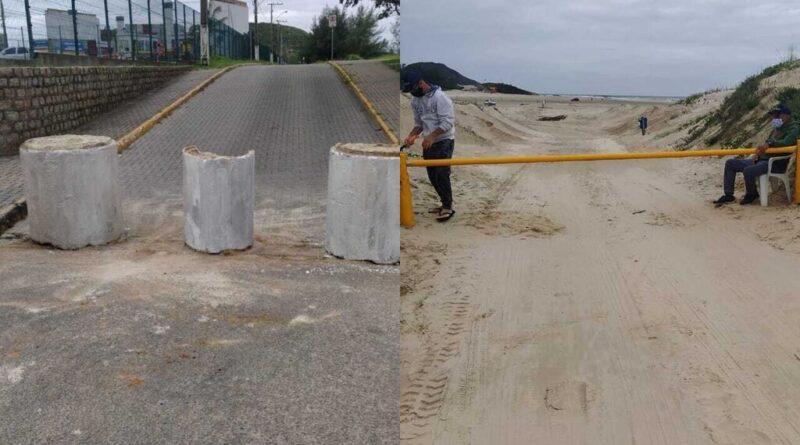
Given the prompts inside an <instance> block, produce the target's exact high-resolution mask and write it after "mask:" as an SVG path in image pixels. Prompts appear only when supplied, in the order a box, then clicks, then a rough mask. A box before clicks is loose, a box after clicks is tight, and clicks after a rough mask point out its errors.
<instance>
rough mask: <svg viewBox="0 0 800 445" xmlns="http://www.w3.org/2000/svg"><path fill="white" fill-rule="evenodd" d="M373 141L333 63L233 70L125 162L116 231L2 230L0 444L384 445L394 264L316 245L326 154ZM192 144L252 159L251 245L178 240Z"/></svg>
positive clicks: (395, 315) (394, 343)
mask: <svg viewBox="0 0 800 445" xmlns="http://www.w3.org/2000/svg"><path fill="white" fill-rule="evenodd" d="M391 87H392V88H395V87H396V85H392V86H391ZM379 141H383V136H382V134H381V133H380V132H378V131H377V129H376V127H375V125H374V124H373V123H372V121H371V120H370V118H369V117H368V116H367V115H366V114H365V113H364V112H363V110H362V108H361V105H360V104H359V103H358V101H357V100H356V99H355V98H354V97H353V95H352V93H351V92H350V91H349V90H348V89H347V87H346V85H344V84H343V83H342V81H341V80H340V79H339V78H338V76H337V75H336V74H335V72H334V71H333V70H332V68H330V67H329V66H327V65H309V66H286V67H247V68H239V69H236V70H234V71H232V72H231V73H228V74H226V75H224V76H222V77H221V78H220V79H219V80H218V81H217V82H215V83H214V84H213V85H212V86H211V87H210V88H209V89H208V90H206V91H205V92H203V93H201V94H200V95H198V96H197V97H196V98H194V99H193V100H191V101H190V102H189V103H188V104H187V105H185V106H184V107H182V108H181V109H180V110H178V111H177V112H176V113H175V114H173V115H172V116H171V117H169V118H168V119H166V120H165V121H164V122H163V123H162V124H160V125H158V126H157V127H156V128H154V129H153V130H152V131H151V132H150V133H148V134H147V135H146V136H145V137H144V138H142V139H141V140H139V141H138V142H137V143H136V144H134V145H133V146H132V148H131V150H130V151H128V152H126V153H125V154H124V155H123V156H122V158H121V167H122V181H123V185H124V189H125V190H126V192H125V200H124V210H125V217H126V222H127V226H128V235H127V237H126V238H125V239H123V240H122V241H121V242H118V243H114V244H112V245H109V246H106V247H102V248H88V249H82V250H80V251H75V252H64V251H58V250H54V249H50V248H47V247H45V246H39V245H36V244H34V243H32V242H31V241H29V240H28V239H26V235H25V234H26V230H27V229H26V223H25V222H22V223H20V224H18V225H17V226H16V227H14V228H13V229H11V230H9V232H7V234H6V235H5V237H4V238H5V239H0V265H2V266H0V283H2V286H0V419H2V421H0V443H2V444H18V443H19V444H28V443H31V444H33V443H36V444H38V443H58V444H62V443H66V444H71V443H75V444H78V443H80V444H83V443H125V444H139V443H141V444H174V443H193V444H194V443H197V444H206V443H207V444H219V443H230V444H242V443H253V444H362V443H363V444H383V443H397V441H398V438H399V424H398V416H399V412H398V400H399V353H398V344H399V302H398V296H399V270H398V267H396V266H377V265H374V264H370V263H364V262H352V261H342V260H339V259H335V258H332V257H330V256H328V255H326V254H325V252H324V249H322V242H323V240H324V230H323V229H324V203H325V192H326V181H327V152H328V149H329V148H330V146H331V145H333V144H335V143H336V142H379ZM190 144H197V145H198V146H200V147H201V148H202V149H204V150H211V151H215V152H219V153H224V154H238V153H243V152H245V151H247V150H250V149H253V150H255V151H256V159H257V177H258V180H257V209H256V218H255V226H256V242H255V244H254V246H253V248H251V249H249V250H247V251H244V252H235V253H229V254H225V255H205V254H200V253H196V252H193V251H191V250H190V249H188V248H187V247H185V246H184V244H183V238H182V230H183V227H182V221H183V218H182V210H181V198H180V177H181V170H180V167H181V163H180V150H181V149H182V148H183V147H184V146H186V145H190Z"/></svg>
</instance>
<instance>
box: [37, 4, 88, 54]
mask: <svg viewBox="0 0 800 445" xmlns="http://www.w3.org/2000/svg"><path fill="white" fill-rule="evenodd" d="M76 19H77V23H78V45H79V47H80V52H82V53H84V54H85V53H86V51H87V48H88V47H89V42H93V44H95V45H97V44H100V20H99V19H98V18H97V16H96V15H94V14H82V13H78V16H77V18H76ZM44 22H45V26H47V40H48V42H49V43H48V46H49V47H50V51H53V52H74V51H75V34H74V31H73V23H72V14H70V13H69V12H68V11H64V10H61V9H47V10H46V11H45V13H44Z"/></svg>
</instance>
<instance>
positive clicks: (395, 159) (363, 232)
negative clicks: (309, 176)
mask: <svg viewBox="0 0 800 445" xmlns="http://www.w3.org/2000/svg"><path fill="white" fill-rule="evenodd" d="M399 221H400V150H399V148H398V147H396V146H388V145H373V144H337V145H336V146H334V147H333V148H331V151H330V158H329V168H328V208H327V211H326V216H325V222H326V226H327V227H326V237H325V248H326V249H327V250H328V252H330V253H331V254H332V255H334V256H337V257H340V258H345V259H349V260H368V261H372V262H375V263H378V264H392V263H396V262H398V261H400V224H399Z"/></svg>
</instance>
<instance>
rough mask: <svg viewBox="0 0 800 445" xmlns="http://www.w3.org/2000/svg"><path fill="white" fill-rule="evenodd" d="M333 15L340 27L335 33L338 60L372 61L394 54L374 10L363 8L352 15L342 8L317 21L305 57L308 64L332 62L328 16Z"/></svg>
mask: <svg viewBox="0 0 800 445" xmlns="http://www.w3.org/2000/svg"><path fill="white" fill-rule="evenodd" d="M331 15H335V16H336V27H335V28H334V29H333V57H334V59H345V60H347V59H350V60H354V59H356V60H357V59H371V58H374V57H377V56H380V55H382V54H386V53H389V52H390V49H391V47H392V46H393V45H391V44H390V42H389V41H388V40H386V39H383V38H381V33H382V32H383V29H382V28H381V27H380V26H379V25H378V20H380V17H379V14H378V12H376V10H375V9H374V8H367V7H366V6H364V5H359V6H358V8H357V9H356V10H355V12H353V13H348V12H347V11H344V10H342V9H340V8H339V7H338V6H337V7H333V8H329V7H325V8H324V9H323V10H322V12H321V13H320V15H319V16H318V17H315V18H314V23H313V24H312V25H311V33H310V34H309V37H308V39H307V42H306V45H305V47H304V48H303V50H302V53H301V54H302V56H301V57H303V58H305V60H306V61H307V62H309V63H311V62H317V61H320V60H328V59H330V57H331V28H330V26H328V16H331Z"/></svg>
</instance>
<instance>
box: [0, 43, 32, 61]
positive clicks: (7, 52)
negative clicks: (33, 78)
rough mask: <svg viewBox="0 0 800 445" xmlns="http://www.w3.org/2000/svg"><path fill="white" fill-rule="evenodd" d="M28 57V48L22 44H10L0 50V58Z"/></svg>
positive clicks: (24, 58)
mask: <svg viewBox="0 0 800 445" xmlns="http://www.w3.org/2000/svg"><path fill="white" fill-rule="evenodd" d="M30 58H31V54H30V52H28V48H25V47H22V46H12V47H11V48H6V49H4V50H3V51H2V52H0V59H18V60H28V59H30Z"/></svg>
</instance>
